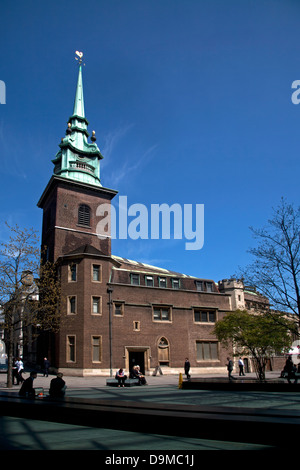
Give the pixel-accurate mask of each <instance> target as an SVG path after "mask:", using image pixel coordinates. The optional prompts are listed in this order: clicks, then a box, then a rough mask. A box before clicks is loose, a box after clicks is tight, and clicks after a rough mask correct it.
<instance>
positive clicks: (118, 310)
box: [114, 302, 124, 317]
mask: <svg viewBox="0 0 300 470" xmlns="http://www.w3.org/2000/svg"><path fill="white" fill-rule="evenodd" d="M114 314H115V315H116V316H117V317H122V316H123V315H124V303H123V302H115V303H114Z"/></svg>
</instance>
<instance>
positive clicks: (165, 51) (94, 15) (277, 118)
mask: <svg viewBox="0 0 300 470" xmlns="http://www.w3.org/2000/svg"><path fill="white" fill-rule="evenodd" d="M299 14H300V2H299V1H296V0H295V1H288V0H281V1H277V0H273V1H269V0H255V1H250V0H236V1H234V0H227V1H224V0H207V1H204V0H159V1H158V0H137V1H136V0H127V1H126V2H124V1H123V0H115V1H114V0H110V1H108V0H106V1H103V0H98V1H92V0H86V1H85V2H82V1H78V0H73V1H69V0H60V1H56V0H54V1H52V2H40V1H37V0H27V1H26V2H24V1H22V0H16V1H14V2H11V1H9V0H2V1H1V14H0V44H1V62H0V80H2V81H4V82H5V85H6V104H0V164H1V166H0V175H1V186H0V191H1V201H2V204H1V209H0V217H1V219H0V237H1V239H2V240H3V239H5V238H6V237H7V231H6V229H5V225H4V222H5V221H7V222H9V223H10V224H16V223H18V224H19V225H20V226H21V227H34V228H35V229H37V230H39V231H40V230H41V220H42V213H41V210H40V209H38V208H37V205H36V204H37V202H38V200H39V198H40V196H41V194H42V192H43V190H44V188H45V186H46V184H47V182H48V180H49V179H50V177H51V175H52V172H53V164H52V162H51V159H53V158H54V156H55V154H56V152H57V151H58V145H59V143H60V139H61V137H63V136H64V135H65V130H66V127H67V122H68V118H69V116H71V114H72V111H73V102H74V96H75V86H76V81H77V72H78V67H77V64H76V61H75V59H74V57H75V54H74V52H75V51H76V50H79V51H83V52H84V58H85V64H86V65H85V67H84V70H83V83H84V98H85V111H86V117H87V119H88V120H89V123H90V124H89V131H90V132H91V131H92V130H95V131H96V135H97V144H98V146H99V148H100V150H101V152H102V154H103V155H104V160H103V161H102V166H101V181H102V184H103V186H105V187H109V188H113V189H116V190H118V191H119V195H123V196H124V195H125V196H127V198H128V204H129V205H130V204H134V203H140V204H144V205H146V206H147V207H148V208H150V206H151V204H155V203H158V204H162V203H166V204H169V205H171V204H173V203H178V204H181V205H183V204H193V205H195V204H204V207H205V219H204V220H205V224H204V238H205V241H204V246H203V248H202V249H201V250H198V251H187V250H185V240H151V239H150V240H136V241H134V240H130V239H128V240H115V241H113V253H114V254H116V255H119V256H123V257H127V258H130V259H136V260H139V261H143V262H148V263H150V264H155V265H158V266H162V267H165V268H167V269H171V270H175V271H178V272H183V273H186V274H190V275H193V276H197V277H203V278H211V279H214V280H215V281H218V280H220V279H222V278H226V277H230V276H231V275H232V274H234V273H235V272H236V270H237V268H238V266H244V265H246V264H248V263H249V261H250V259H249V255H248V254H247V249H248V248H249V247H250V246H253V244H254V240H253V239H252V236H251V233H250V230H249V226H254V227H256V228H258V227H262V226H263V225H264V224H265V223H266V221H267V219H268V218H269V217H270V216H271V214H272V207H276V206H277V205H278V204H279V202H280V198H281V197H285V198H286V199H287V201H288V202H291V203H293V204H295V205H296V206H298V205H299V203H300V194H299V169H300V165H299V155H300V105H295V104H293V103H292V101H291V96H292V92H293V91H294V90H292V88H291V85H292V82H293V81H294V80H299V79H300V50H299V49H300V46H299V45H300V28H299V17H300V16H299ZM115 203H116V204H117V203H118V197H116V202H115Z"/></svg>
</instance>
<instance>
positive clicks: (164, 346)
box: [158, 337, 170, 366]
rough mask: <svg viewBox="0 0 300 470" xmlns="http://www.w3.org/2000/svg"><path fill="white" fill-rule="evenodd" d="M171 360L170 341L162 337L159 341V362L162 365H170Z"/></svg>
mask: <svg viewBox="0 0 300 470" xmlns="http://www.w3.org/2000/svg"><path fill="white" fill-rule="evenodd" d="M169 361H170V345H169V341H168V340H167V339H166V338H164V337H162V338H160V340H159V341H158V362H159V364H160V365H161V366H168V365H169Z"/></svg>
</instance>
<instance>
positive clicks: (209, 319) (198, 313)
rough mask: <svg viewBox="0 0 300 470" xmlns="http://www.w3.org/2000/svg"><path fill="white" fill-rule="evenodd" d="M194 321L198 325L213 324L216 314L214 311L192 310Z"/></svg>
mask: <svg viewBox="0 0 300 470" xmlns="http://www.w3.org/2000/svg"><path fill="white" fill-rule="evenodd" d="M194 321H195V322H196V323H197V322H200V323H215V322H216V312H215V311H214V310H201V309H195V310H194Z"/></svg>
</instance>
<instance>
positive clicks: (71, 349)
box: [67, 336, 75, 362]
mask: <svg viewBox="0 0 300 470" xmlns="http://www.w3.org/2000/svg"><path fill="white" fill-rule="evenodd" d="M67 362H75V336H67Z"/></svg>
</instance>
